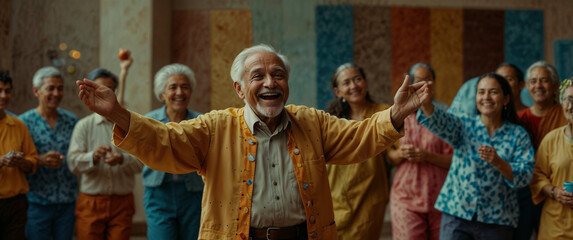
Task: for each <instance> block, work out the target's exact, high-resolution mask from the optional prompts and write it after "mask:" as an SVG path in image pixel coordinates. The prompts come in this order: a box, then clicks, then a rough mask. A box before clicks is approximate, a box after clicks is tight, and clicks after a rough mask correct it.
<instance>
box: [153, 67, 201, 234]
mask: <svg viewBox="0 0 573 240" xmlns="http://www.w3.org/2000/svg"><path fill="white" fill-rule="evenodd" d="M153 82H154V84H153V85H154V93H155V97H157V99H158V100H159V101H161V102H163V103H164V104H165V105H163V107H161V108H159V109H155V110H153V111H151V112H150V113H148V114H146V116H147V117H150V118H153V119H155V120H157V121H160V122H162V123H167V122H181V121H183V120H188V119H192V118H196V117H197V116H199V115H200V113H198V112H194V111H191V110H189V109H188V108H187V106H188V105H189V101H190V100H191V93H193V90H194V89H195V85H196V81H195V75H194V74H193V71H191V69H189V67H187V66H185V65H183V64H178V63H174V64H170V65H167V66H165V67H163V68H161V69H160V70H159V71H158V72H157V74H155V79H154V81H153ZM143 185H144V186H145V194H144V197H143V205H144V208H145V215H146V219H147V237H148V238H149V239H197V237H198V235H199V225H200V217H201V199H202V195H203V180H202V179H201V177H199V175H197V173H196V172H192V173H187V174H171V173H165V172H160V171H155V170H152V169H150V168H149V167H147V166H145V167H144V168H143ZM173 196H175V197H173Z"/></svg>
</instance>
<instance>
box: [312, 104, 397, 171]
mask: <svg viewBox="0 0 573 240" xmlns="http://www.w3.org/2000/svg"><path fill="white" fill-rule="evenodd" d="M318 116H319V118H321V119H320V120H319V122H321V133H322V140H323V144H324V146H323V147H324V149H323V150H324V154H325V159H326V162H327V163H330V164H350V163H357V162H362V161H365V160H367V159H369V158H371V157H374V156H376V155H377V154H379V153H381V152H382V151H384V150H385V149H386V148H388V147H390V146H392V145H393V144H394V143H395V142H396V141H397V140H398V139H399V138H400V137H402V134H401V133H400V132H398V131H397V130H396V129H395V128H394V126H393V125H392V122H391V120H390V109H387V110H384V111H380V112H377V113H375V114H374V115H372V117H371V118H367V119H365V120H363V121H353V120H346V119H339V118H336V117H333V116H330V115H329V114H318Z"/></svg>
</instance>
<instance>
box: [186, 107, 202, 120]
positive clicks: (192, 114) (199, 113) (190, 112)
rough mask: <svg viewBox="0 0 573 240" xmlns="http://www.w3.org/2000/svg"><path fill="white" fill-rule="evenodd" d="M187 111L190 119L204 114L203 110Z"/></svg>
mask: <svg viewBox="0 0 573 240" xmlns="http://www.w3.org/2000/svg"><path fill="white" fill-rule="evenodd" d="M187 113H188V114H187V115H188V116H189V119H193V118H196V117H199V116H200V115H202V114H203V113H202V112H196V111H193V110H191V109H187Z"/></svg>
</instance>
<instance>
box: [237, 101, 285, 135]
mask: <svg viewBox="0 0 573 240" xmlns="http://www.w3.org/2000/svg"><path fill="white" fill-rule="evenodd" d="M244 109H245V110H244V113H243V116H244V117H245V123H246V124H247V127H248V128H249V130H250V131H251V133H253V135H254V134H255V131H254V129H255V126H256V124H257V123H260V124H265V122H263V121H262V120H261V119H260V118H259V116H257V114H256V113H255V111H253V109H252V108H251V106H250V105H249V104H245V107H244ZM279 117H280V120H279V124H278V125H277V128H276V129H275V132H281V131H283V130H285V129H286V128H287V127H288V126H289V124H290V118H289V117H288V114H286V113H285V110H284V109H283V111H281V113H280V115H279Z"/></svg>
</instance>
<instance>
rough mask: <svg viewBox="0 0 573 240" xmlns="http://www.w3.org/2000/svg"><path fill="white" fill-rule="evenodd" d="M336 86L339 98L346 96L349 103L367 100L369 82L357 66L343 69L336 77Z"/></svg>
mask: <svg viewBox="0 0 573 240" xmlns="http://www.w3.org/2000/svg"><path fill="white" fill-rule="evenodd" d="M336 85H337V86H336V88H334V94H335V95H336V96H337V97H339V98H344V99H345V100H346V101H347V102H348V103H351V104H360V103H365V102H366V90H367V88H368V82H367V81H366V79H365V78H364V77H363V76H362V74H360V71H359V70H358V69H355V68H347V69H345V70H342V72H340V74H338V77H337V78H336Z"/></svg>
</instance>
